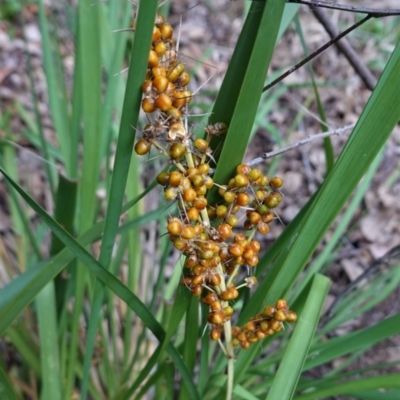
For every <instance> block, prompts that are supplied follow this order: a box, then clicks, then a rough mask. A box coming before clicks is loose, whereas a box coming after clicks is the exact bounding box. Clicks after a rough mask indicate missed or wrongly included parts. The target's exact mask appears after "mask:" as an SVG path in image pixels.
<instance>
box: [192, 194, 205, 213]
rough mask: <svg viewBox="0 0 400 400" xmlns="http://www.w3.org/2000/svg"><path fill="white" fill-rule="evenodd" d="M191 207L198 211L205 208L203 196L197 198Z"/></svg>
mask: <svg viewBox="0 0 400 400" xmlns="http://www.w3.org/2000/svg"><path fill="white" fill-rule="evenodd" d="M193 206H194V207H196V208H197V209H198V210H204V209H205V208H206V207H207V199H206V198H205V197H204V196H199V197H197V199H196V200H195V201H194V202H193Z"/></svg>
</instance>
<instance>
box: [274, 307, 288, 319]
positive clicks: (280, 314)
mask: <svg viewBox="0 0 400 400" xmlns="http://www.w3.org/2000/svg"><path fill="white" fill-rule="evenodd" d="M274 318H275V319H276V320H277V321H286V314H285V312H284V311H283V310H279V309H278V310H277V312H276V313H275V315H274Z"/></svg>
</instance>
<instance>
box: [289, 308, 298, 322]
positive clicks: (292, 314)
mask: <svg viewBox="0 0 400 400" xmlns="http://www.w3.org/2000/svg"><path fill="white" fill-rule="evenodd" d="M286 321H287V322H296V321H297V314H296V313H295V312H294V311H293V310H289V311H288V312H287V315H286Z"/></svg>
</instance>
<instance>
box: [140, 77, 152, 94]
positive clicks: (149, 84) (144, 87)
mask: <svg viewBox="0 0 400 400" xmlns="http://www.w3.org/2000/svg"><path fill="white" fill-rule="evenodd" d="M152 87H153V81H151V80H150V79H147V80H145V81H144V82H143V84H142V92H143V93H146V94H148V93H150V92H151V89H152Z"/></svg>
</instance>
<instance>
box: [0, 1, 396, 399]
mask: <svg viewBox="0 0 400 400" xmlns="http://www.w3.org/2000/svg"><path fill="white" fill-rule="evenodd" d="M66 3H67V2H66ZM92 3H93V1H92V0H81V1H79V2H78V6H77V7H76V9H71V8H69V13H70V18H72V20H73V21H75V24H74V26H75V29H74V30H71V35H72V37H73V39H74V43H75V63H74V76H73V89H72V94H68V91H67V90H66V82H65V80H64V74H63V69H62V67H61V65H62V59H61V55H60V53H59V49H58V43H57V42H56V39H55V38H54V37H53V36H54V35H52V32H54V31H56V30H57V26H56V24H55V23H54V20H53V19H52V17H51V14H50V13H48V12H47V11H46V9H45V6H44V4H43V1H42V0H38V13H39V23H40V30H41V34H42V44H43V64H44V72H45V76H46V81H47V90H48V100H49V108H50V111H51V117H52V121H53V125H54V134H55V136H56V139H57V143H58V146H57V147H54V146H53V145H52V144H50V143H49V142H47V141H46V139H45V136H44V132H43V126H42V122H41V119H40V115H39V112H38V107H37V103H36V102H37V99H36V94H35V87H34V82H33V79H32V80H31V83H32V98H33V100H34V111H35V112H34V117H32V116H31V115H30V114H28V113H27V111H26V110H24V109H23V107H22V106H21V105H20V104H16V105H15V110H17V112H19V113H20V116H21V118H22V119H23V120H24V121H25V122H26V124H27V126H28V127H29V129H28V130H29V133H28V134H27V137H28V138H29V139H30V141H31V143H32V146H34V147H35V148H36V149H37V151H38V152H40V154H41V156H42V157H43V158H44V159H45V160H46V163H45V164H44V173H45V176H46V183H47V184H48V191H49V196H50V197H51V198H52V202H53V204H54V212H53V213H50V212H49V211H46V210H45V209H44V208H43V207H42V206H41V205H40V204H39V203H38V202H37V201H35V199H34V198H33V196H32V195H31V194H30V193H28V192H29V190H27V189H26V188H24V187H22V185H21V183H20V177H19V175H18V168H17V167H18V162H19V161H18V153H17V152H16V150H15V148H14V147H13V146H11V145H9V143H10V142H12V140H13V138H14V134H13V132H11V130H10V128H9V127H8V126H7V118H8V117H7V115H3V116H2V120H1V125H0V130H1V131H4V132H5V133H6V138H7V141H4V142H3V141H2V142H0V143H1V147H0V172H1V174H2V177H3V182H4V184H5V185H6V187H7V193H8V197H7V204H8V206H9V207H8V209H9V210H10V219H11V221H12V226H13V230H14V232H15V243H14V244H13V245H14V247H15V249H16V253H17V254H18V256H17V257H16V260H17V261H14V260H11V259H10V258H7V257H6V252H5V250H4V249H5V246H4V243H3V241H2V240H1V238H0V261H3V263H0V268H2V266H3V265H4V266H5V268H4V271H1V274H0V277H1V278H0V279H4V281H2V282H0V287H1V289H0V334H1V335H2V339H1V341H2V342H1V346H2V348H4V349H5V350H6V351H5V353H4V355H1V354H0V399H1V400H16V399H39V398H40V399H42V400H50V399H51V400H70V399H77V398H81V399H95V400H105V399H113V400H127V399H139V398H155V399H166V400H167V399H171V400H172V399H181V400H185V399H209V400H211V399H221V398H226V399H227V400H230V399H250V400H253V399H254V400H255V399H264V398H266V399H268V400H277V399H280V400H286V399H292V398H294V399H318V398H327V397H329V396H335V395H349V396H354V397H356V398H365V399H370V398H371V399H372V398H373V399H384V398H389V397H385V396H386V395H387V396H394V397H393V398H397V397H396V396H400V380H399V379H398V377H396V376H392V375H379V374H377V376H374V377H373V378H361V379H360V375H361V374H362V373H363V372H365V371H363V370H357V371H351V372H348V373H344V372H343V369H345V368H346V365H347V364H346V361H343V362H342V364H340V365H339V367H336V368H335V369H334V370H332V372H331V373H330V374H328V375H326V376H325V377H324V378H322V379H319V380H314V379H311V378H310V375H305V374H304V373H305V372H306V371H308V370H310V369H312V368H316V367H319V366H322V365H324V364H326V363H330V362H332V361H334V360H336V359H338V358H340V357H349V360H353V359H355V358H357V357H359V356H360V355H362V354H363V353H365V352H366V351H367V350H369V349H370V348H371V347H372V346H373V345H375V344H377V343H379V342H380V341H382V340H384V339H387V338H389V337H391V336H394V335H398V334H399V332H400V314H395V315H393V316H391V317H390V318H387V319H384V320H382V321H379V322H377V323H376V324H375V325H373V326H371V327H368V328H365V329H360V330H358V331H355V332H351V333H347V334H344V335H342V336H337V337H333V338H332V337H329V336H327V335H328V334H329V332H331V331H333V330H335V329H336V328H338V327H340V326H341V325H342V324H345V323H347V322H349V321H350V320H351V319H352V318H355V317H357V316H359V315H361V314H363V313H368V311H369V310H370V309H371V308H372V307H374V306H375V305H376V304H378V302H380V301H382V300H384V299H386V298H387V297H388V296H389V295H390V294H391V293H392V292H393V290H394V289H395V288H396V286H397V285H398V283H399V282H400V274H399V272H398V269H396V268H392V269H390V270H389V271H388V272H387V273H386V274H385V275H384V276H382V275H379V276H378V275H377V276H373V277H372V278H369V279H368V281H366V280H364V281H363V282H361V283H360V284H359V285H358V286H356V287H355V288H354V290H352V291H348V292H347V293H346V294H345V295H344V296H342V298H341V299H340V301H339V302H338V303H336V304H335V305H334V307H332V308H331V309H330V312H329V313H328V314H325V316H324V318H323V319H322V320H320V316H321V313H322V310H323V306H324V304H325V300H326V296H327V294H328V291H329V287H330V281H329V279H328V278H327V277H326V276H324V275H323V269H324V268H325V267H326V265H327V264H328V263H329V260H330V256H331V253H332V251H333V250H334V248H335V245H336V244H337V242H338V241H339V238H340V237H341V235H342V234H343V232H344V231H345V230H346V227H347V225H348V223H349V221H350V220H351V218H352V216H353V215H354V212H355V210H356V208H357V206H358V204H359V203H360V201H361V199H362V198H363V195H364V194H365V192H366V190H367V189H368V187H369V186H370V184H371V181H372V178H373V177H374V175H375V173H376V171H377V169H378V167H379V165H380V161H381V160H382V152H381V149H383V148H384V146H385V143H386V141H387V140H388V137H389V135H390V134H391V132H392V130H393V128H394V126H395V125H396V123H397V122H398V120H399V117H400V101H399V93H400V74H399V73H398V71H400V46H399V45H397V46H396V47H395V48H394V49H393V52H392V54H391V57H390V59H389V60H388V62H387V64H386V66H385V68H384V70H383V72H382V74H381V76H380V77H379V80H378V83H377V85H376V87H375V89H374V90H373V92H372V94H371V96H370V98H369V100H368V102H367V104H366V106H365V108H364V110H363V111H362V113H361V115H360V117H359V119H358V121H357V123H356V125H355V127H354V129H353V130H352V133H351V135H350V136H349V138H348V140H347V142H346V144H345V146H344V147H343V149H342V151H341V153H340V155H339V157H338V158H337V159H336V160H334V159H333V153H332V150H331V147H330V145H329V142H328V141H327V142H326V143H325V144H326V146H325V149H326V158H327V171H328V172H327V174H326V176H325V178H324V181H323V183H322V184H321V186H320V187H319V188H318V190H317V192H316V193H315V194H314V195H313V196H312V197H311V198H310V199H309V201H308V203H307V204H306V205H305V206H304V207H303V209H302V210H301V211H300V212H299V213H298V215H297V216H296V217H295V219H294V220H293V221H292V222H291V223H290V224H289V225H288V226H287V227H285V229H284V231H283V233H282V234H281V236H280V237H279V238H278V239H277V240H276V241H275V242H274V244H273V245H272V247H270V248H269V249H268V251H267V252H265V250H266V249H263V248H262V243H263V242H262V241H258V238H259V235H262V234H267V233H268V231H269V229H270V228H269V223H270V222H271V221H272V220H273V219H274V218H275V214H274V209H275V207H277V206H278V205H279V203H280V201H281V200H282V192H284V186H283V187H282V189H281V186H282V184H283V181H284V179H285V177H284V176H283V177H282V178H283V181H282V178H280V177H273V176H268V175H267V174H268V171H266V173H267V174H266V173H264V172H262V171H261V170H263V169H264V168H263V167H260V168H259V169H258V168H254V167H252V168H250V167H248V166H246V165H244V164H242V160H243V156H244V153H245V150H246V148H247V146H248V144H249V142H250V141H251V139H252V129H253V124H254V121H255V120H257V115H258V112H259V110H260V107H261V109H262V112H263V113H264V114H265V112H266V111H265V105H264V104H261V105H260V100H261V99H262V102H264V100H265V99H268V96H269V92H267V96H266V97H262V91H263V87H264V86H265V81H266V79H267V78H269V77H267V75H268V69H269V66H270V62H271V59H272V57H273V53H274V49H275V47H276V43H277V42H278V41H279V38H280V36H281V35H282V34H283V32H284V31H285V29H286V28H287V27H288V25H289V24H290V23H291V21H292V19H293V18H296V26H297V27H298V28H299V26H300V22H301V18H300V17H298V16H297V12H298V9H299V6H297V5H289V4H287V3H286V2H285V0H275V1H267V2H252V5H251V7H250V9H249V10H248V12H247V16H246V18H245V22H244V24H243V28H242V31H241V33H240V35H239V38H238V41H237V44H236V47H235V50H234V52H233V55H232V59H231V61H230V64H229V67H228V70H227V72H226V75H225V78H224V80H223V83H222V86H221V88H220V90H219V92H218V94H217V96H216V100H215V103H214V104H213V105H212V107H211V109H212V112H211V113H210V114H209V115H207V116H206V117H205V118H204V121H203V125H201V124H200V126H203V127H205V129H204V130H201V129H196V131H194V128H192V125H191V119H190V111H191V110H195V109H199V108H202V107H203V106H204V105H202V104H200V103H197V101H196V96H193V95H192V91H193V90H195V89H196V88H191V86H190V85H189V86H188V84H189V81H190V71H189V72H188V71H186V70H185V65H184V61H182V58H181V57H180V53H179V51H178V50H177V43H176V38H177V33H176V32H174V30H173V28H172V27H171V26H170V25H169V24H168V14H167V13H168V7H167V5H164V6H163V7H162V9H160V10H158V4H157V3H158V1H157V0H146V1H144V0H142V1H141V2H140V4H139V6H138V8H137V9H136V6H134V5H132V4H131V3H130V2H128V1H126V2H122V1H121V2H118V1H109V2H99V3H95V4H92ZM132 7H134V8H135V10H134V12H133V11H132ZM134 14H135V20H134V23H132V18H133V17H132V18H131V16H133V15H134ZM22 22H23V21H22ZM121 27H126V28H129V27H131V28H130V29H126V31H125V32H120V33H118V34H112V33H111V32H112V31H113V30H115V29H120V28H121ZM298 32H299V34H300V35H301V29H298ZM302 39H303V38H302ZM128 50H129V51H128ZM149 52H150V53H149ZM128 53H129V55H128V56H127V54H128ZM149 54H150V55H149ZM125 62H127V63H128V72H127V75H126V74H116V72H118V70H119V69H122V68H123V65H124V63H125ZM27 66H28V69H29V67H30V64H29V59H28V64H27ZM313 82H314V81H313ZM189 87H190V88H191V89H190V90H191V91H189V89H188V88H189ZM277 93H281V92H271V98H272V99H275V100H274V101H276V100H277V97H275V98H274V96H277ZM314 93H315V96H316V98H317V100H318V103H319V112H320V117H321V119H325V116H324V110H323V104H322V103H321V102H320V99H319V95H318V88H317V85H316V84H315V82H314ZM268 107H271V106H270V105H268ZM203 108H204V107H203ZM143 111H144V112H145V114H147V115H145V118H146V119H147V122H146V123H147V125H146V126H143V124H142V122H140V113H141V112H143ZM116 121H117V126H118V128H116V124H115V122H116ZM0 137H1V136H0ZM134 150H135V151H134ZM136 153H137V154H138V155H137V154H136ZM158 154H161V157H162V158H163V161H160V158H159V157H154V158H153V157H152V156H153V155H154V156H156V155H158ZM141 156H142V160H143V159H145V158H146V157H148V159H147V160H146V162H145V163H140V162H139V158H140V157H141ZM167 160H168V164H167V163H166V162H164V161H167ZM110 165H112V167H110ZM143 165H146V168H147V167H149V170H155V171H156V173H155V174H153V178H152V179H153V181H152V182H150V184H148V185H147V187H144V188H143V187H142V183H141V181H142V180H141V176H142V172H143V171H142V170H143ZM60 166H61V167H60ZM362 178H363V179H362ZM145 181H146V182H147V183H148V177H147V176H146V179H145ZM157 181H158V182H157ZM360 181H361V183H360ZM99 189H103V190H104V191H105V193H106V198H105V200H104V201H100V200H99V198H98V196H97V192H98V190H99ZM281 190H282V191H281ZM151 191H157V192H158V193H161V194H162V195H161V196H159V197H161V198H162V200H160V204H159V205H158V206H157V207H156V208H155V209H154V211H152V212H146V213H145V212H144V211H143V210H144V207H143V205H144V202H146V200H147V199H148V198H149V193H150V192H151ZM353 194H354V196H353ZM352 196H353V197H352ZM349 200H350V202H348V201H349ZM345 203H348V207H347V209H346V212H345V213H344V214H343V215H342V219H341V222H340V224H339V225H338V226H337V228H336V230H335V231H334V232H333V234H332V236H331V239H330V242H329V243H328V244H327V245H326V247H325V248H324V249H322V251H321V252H320V253H319V255H318V257H317V258H315V259H313V260H312V262H310V260H311V258H312V255H313V253H314V252H315V250H316V248H317V246H318V245H319V244H320V243H321V242H322V240H323V238H324V235H325V233H326V232H327V231H328V229H329V228H330V227H331V226H332V223H333V221H334V220H335V218H336V217H337V215H338V214H339V213H340V212H341V210H342V209H343V206H344V205H345ZM32 211H33V212H34V214H35V215H36V216H38V217H40V222H38V221H37V219H36V220H35V223H32V222H31V220H30V218H31V216H32ZM278 213H279V212H278ZM149 225H151V226H153V228H152V229H150V230H149V232H150V233H149V236H151V235H153V234H154V235H153V236H154V239H155V243H154V246H153V249H152V251H153V252H154V254H153V255H152V256H153V258H152V259H153V260H157V263H155V264H154V262H149V260H148V259H149V255H148V253H149V249H147V248H145V247H144V246H143V245H142V240H141V239H142V236H141V234H140V228H141V227H144V226H149ZM156 226H159V229H158V230H157V229H156V228H155V227H156ZM271 229H273V227H271ZM49 231H51V243H50V241H46V240H45V239H44V237H45V232H49ZM257 235H258V236H257ZM47 242H49V243H50V244H49V246H48V248H45V246H44V244H43V243H47ZM260 242H261V244H260ZM175 249H177V250H178V251H179V252H180V253H181V257H180V259H179V261H178V262H177V264H176V265H175V266H174V268H173V271H172V272H171V268H170V265H169V264H170V260H171V253H172V251H173V250H175ZM307 265H308V268H307V269H306V270H305V267H306V266H307ZM256 266H257V268H255V267H256ZM285 299H286V300H285ZM288 303H289V305H290V308H289V306H288ZM293 310H294V311H293ZM271 344H273V345H272V346H271ZM8 354H13V355H14V354H18V360H19V362H18V364H9V362H8V361H7V360H8V358H9V356H8ZM345 360H346V359H345ZM386 366H387V365H378V366H375V371H379V370H380V369H383V368H385V367H386ZM371 369H372V368H369V370H371ZM363 396H364V397H363ZM390 398H392V397H390Z"/></svg>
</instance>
